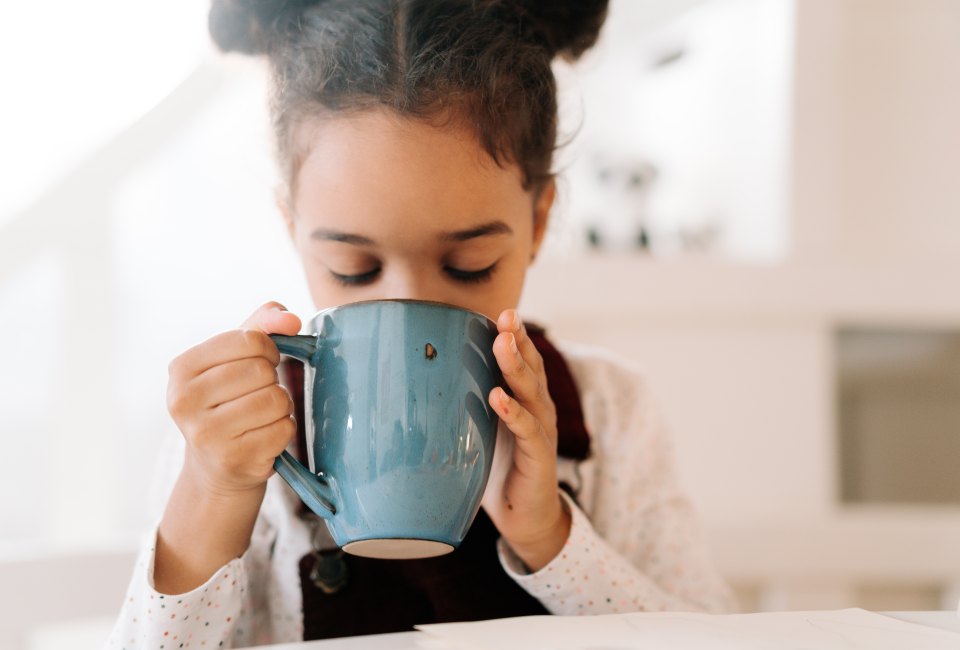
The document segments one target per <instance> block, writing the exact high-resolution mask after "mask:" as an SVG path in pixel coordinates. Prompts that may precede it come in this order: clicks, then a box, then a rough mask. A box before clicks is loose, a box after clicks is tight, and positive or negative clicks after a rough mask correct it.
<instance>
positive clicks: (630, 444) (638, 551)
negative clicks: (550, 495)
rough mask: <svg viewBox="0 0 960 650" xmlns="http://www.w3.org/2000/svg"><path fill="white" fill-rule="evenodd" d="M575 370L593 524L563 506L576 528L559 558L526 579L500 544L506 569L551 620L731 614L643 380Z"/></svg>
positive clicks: (598, 369) (615, 372)
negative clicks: (586, 438) (586, 439)
mask: <svg viewBox="0 0 960 650" xmlns="http://www.w3.org/2000/svg"><path fill="white" fill-rule="evenodd" d="M571 367H572V368H573V369H574V370H575V371H579V372H575V375H577V376H576V379H577V381H578V385H579V387H580V393H581V396H582V401H583V408H584V415H585V419H586V420H587V428H588V430H589V431H590V434H591V459H590V460H589V461H587V462H585V463H582V464H581V468H582V471H583V472H584V477H583V478H584V481H583V483H584V488H585V489H583V490H582V491H581V493H580V495H579V500H580V501H581V503H582V505H583V510H584V511H585V512H586V514H585V512H584V511H581V510H580V508H578V507H577V506H576V504H574V503H573V502H572V501H571V500H570V499H565V500H566V501H567V503H568V506H569V508H570V511H571V516H572V525H571V530H570V536H569V538H568V540H567V543H566V545H565V546H564V548H563V549H562V551H561V552H560V554H558V555H557V557H555V558H554V559H553V560H552V561H551V562H550V563H549V564H547V565H546V566H545V567H543V568H542V569H541V570H539V571H537V572H536V573H533V574H528V573H527V572H526V571H525V570H524V568H523V565H522V563H520V562H519V560H518V559H517V558H516V556H514V555H513V553H512V552H511V551H510V549H509V548H508V547H507V546H506V545H505V544H503V543H501V544H500V556H501V562H502V564H503V566H504V569H505V570H506V571H507V573H508V574H509V575H511V576H512V577H513V579H514V580H516V581H517V583H518V584H520V585H521V586H522V587H524V588H525V589H526V590H527V591H528V593H530V594H531V595H532V596H534V597H535V598H537V599H538V600H540V602H541V603H542V604H543V605H544V607H546V608H547V610H548V611H550V612H551V613H554V614H566V615H570V614H604V613H615V612H630V611H667V610H673V611H707V612H728V611H733V610H734V609H735V603H734V599H733V596H732V593H731V592H730V589H729V588H728V587H727V585H726V584H725V582H724V581H723V580H722V579H721V577H720V576H719V575H718V574H717V573H716V571H715V570H714V569H713V567H712V565H711V562H710V560H709V558H708V556H707V553H706V550H705V548H704V545H703V542H702V540H701V535H700V531H699V528H698V525H697V522H696V517H695V513H694V511H693V508H692V507H691V504H690V502H689V501H688V500H687V498H686V497H685V495H684V494H683V492H682V490H681V489H680V486H679V483H678V481H677V476H676V471H675V467H674V461H673V455H672V451H671V448H670V444H669V439H668V435H667V432H666V429H665V427H664V426H663V423H662V422H661V420H660V417H659V414H658V412H657V409H656V406H655V404H654V401H653V399H652V398H651V396H650V395H649V392H648V390H647V389H646V386H645V384H644V383H643V381H642V379H641V378H640V377H639V376H638V375H637V374H636V373H633V372H632V371H629V370H627V369H624V368H622V367H620V366H619V364H616V363H615V362H609V361H603V360H599V361H598V360H593V361H592V362H590V363H585V362H582V363H572V364H571ZM588 475H589V476H588ZM561 494H563V495H564V497H566V495H565V493H562V492H561ZM588 515H589V519H588Z"/></svg>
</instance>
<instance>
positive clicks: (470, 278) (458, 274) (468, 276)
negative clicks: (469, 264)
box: [443, 262, 497, 283]
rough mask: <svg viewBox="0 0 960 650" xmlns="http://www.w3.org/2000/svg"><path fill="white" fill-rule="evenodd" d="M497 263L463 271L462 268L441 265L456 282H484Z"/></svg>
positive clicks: (491, 273)
mask: <svg viewBox="0 0 960 650" xmlns="http://www.w3.org/2000/svg"><path fill="white" fill-rule="evenodd" d="M496 266H497V263H496V262H494V263H493V264H491V265H490V266H488V267H487V268H485V269H480V270H478V271H464V270H462V269H457V268H454V267H452V266H445V267H443V270H444V272H445V273H446V274H447V275H449V276H450V277H451V278H453V279H454V280H456V281H457V282H466V283H470V282H485V281H486V280H489V279H490V277H491V276H492V275H493V271H494V269H495V268H496Z"/></svg>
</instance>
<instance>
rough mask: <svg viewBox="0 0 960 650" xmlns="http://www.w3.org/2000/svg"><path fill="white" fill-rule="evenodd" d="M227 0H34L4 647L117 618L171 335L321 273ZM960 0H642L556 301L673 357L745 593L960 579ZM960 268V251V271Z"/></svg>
mask: <svg viewBox="0 0 960 650" xmlns="http://www.w3.org/2000/svg"><path fill="white" fill-rule="evenodd" d="M206 11H207V5H206V3H205V2H197V1H196V0H171V1H170V2H166V3H162V4H153V5H141V4H135V3H123V2H119V1H118V0H91V1H90V2H85V3H82V4H77V3H70V2H65V1H62V0H57V1H54V2H46V3H41V4H38V3H16V4H14V5H12V6H11V7H8V8H7V9H6V10H5V16H4V20H3V22H2V24H0V66H2V78H3V79H4V85H5V88H6V92H5V93H4V96H5V101H4V102H3V104H2V108H0V116H2V119H0V173H2V178H3V179H4V180H3V181H2V183H0V314H2V316H3V317H2V318H0V359H2V362H0V403H2V407H0V416H2V417H0V436H2V441H3V447H4V449H3V453H2V454H0V499H2V501H0V649H2V650H6V649H7V648H29V649H31V650H40V649H41V648H59V647H71V648H81V647H97V646H99V644H100V643H101V642H102V641H103V639H104V638H105V635H106V632H107V630H108V628H109V625H110V623H111V622H112V620H113V616H114V615H115V614H116V612H117V611H119V607H120V603H121V600H122V598H123V592H124V589H125V586H126V582H127V580H128V578H129V575H130V572H131V570H132V563H133V557H134V552H135V550H136V548H137V544H138V543H139V540H140V537H141V536H142V535H143V533H144V531H145V530H146V529H147V528H148V527H149V525H150V524H151V522H152V521H153V520H154V518H155V517H156V516H158V514H159V511H158V508H159V507H160V505H159V504H157V503H154V502H151V500H150V496H149V495H150V482H151V478H150V477H151V475H152V466H153V462H154V458H155V456H156V453H157V449H158V443H159V440H160V439H161V437H162V436H164V435H170V433H171V427H172V423H171V422H170V419H169V417H168V415H167V413H166V408H165V389H166V378H167V370H166V369H167V363H168V362H169V360H170V359H171V358H172V357H174V356H175V355H177V354H179V353H180V352H181V351H182V350H184V349H185V348H187V347H189V346H191V345H193V344H195V343H196V342H198V341H200V340H202V339H205V338H207V337H209V336H210V335H212V334H213V333H215V332H218V331H221V330H225V329H229V328H232V327H235V326H237V325H238V324H239V323H240V322H241V321H242V320H243V319H244V318H245V316H246V315H247V314H248V313H249V312H250V311H252V310H253V309H254V308H255V307H256V306H258V305H259V304H260V303H262V302H263V301H266V300H269V299H275V300H279V301H281V302H283V303H285V304H286V305H287V306H288V307H289V308H290V309H291V310H294V311H296V312H298V313H300V314H301V315H309V314H311V313H312V311H313V309H312V305H311V304H310V301H309V297H308V295H307V292H306V288H305V285H304V283H303V281H302V279H301V277H300V270H299V268H298V265H297V262H296V259H295V257H294V255H293V254H292V248H291V246H290V244H289V243H288V241H287V239H286V234H285V232H284V229H283V227H282V223H281V220H280V217H279V214H278V212H277V210H276V209H275V207H274V201H273V190H274V187H275V179H276V176H275V171H274V168H273V163H272V159H271V145H270V142H269V133H268V130H267V129H268V120H267V113H266V103H265V97H266V77H265V70H264V68H263V67H262V64H261V63H260V62H257V61H253V60H248V59H245V58H242V57H234V56H231V57H223V56H220V55H218V54H217V53H216V52H214V51H213V49H212V46H211V45H210V43H209V40H208V37H207V33H206ZM958 61H960V2H957V1H956V0H612V5H611V13H610V19H609V21H608V23H607V26H606V27H605V31H604V34H603V37H602V40H601V42H600V44H599V45H598V47H597V48H596V49H595V50H593V51H591V52H590V53H589V54H588V55H587V56H586V57H585V58H584V59H583V60H582V61H581V62H579V63H578V64H577V65H576V66H572V67H571V66H566V65H563V64H558V66H557V74H558V77H559V79H560V83H561V106H562V118H563V125H562V127H563V128H562V131H563V133H564V134H565V136H567V138H568V139H569V140H570V144H569V145H568V146H567V147H566V148H565V149H564V150H563V151H562V153H561V155H560V160H559V161H558V164H559V166H560V168H561V172H562V177H561V185H560V188H561V193H562V194H561V200H560V205H559V206H558V208H557V211H556V213H555V215H554V217H555V218H554V224H553V230H552V231H551V233H550V241H549V244H548V250H547V251H546V252H545V254H544V255H543V256H542V258H541V259H540V260H539V261H538V263H537V265H536V266H535V267H534V269H533V271H532V275H531V277H530V280H529V284H528V288H527V293H526V296H525V298H524V303H523V305H522V307H523V311H524V313H525V315H526V316H527V317H529V318H532V319H534V320H538V321H540V322H542V323H544V324H545V325H547V326H548V328H549V329H550V330H551V331H552V333H553V335H554V337H556V338H559V339H561V340H569V341H579V342H586V343H595V344H598V345H601V346H604V347H607V348H612V349H613V350H615V351H617V353H618V354H619V355H620V356H621V357H623V358H624V359H626V360H628V361H630V362H632V363H634V364H635V365H637V366H638V367H640V368H642V369H643V371H644V372H645V374H646V375H647V377H648V379H649V382H650V384H651V385H652V387H653V389H654V391H655V393H656V394H657V395H658V397H659V399H660V401H661V403H662V406H663V408H664V410H665V411H666V414H667V418H668V421H669V422H670V424H671V429H672V433H673V436H674V441H675V446H676V450H677V455H678V461H679V464H680V471H681V476H682V479H683V482H684V485H685V486H686V488H687V490H688V492H689V494H690V495H691V497H692V499H693V501H694V503H695V505H696V507H697V510H698V512H699V514H700V517H701V519H702V521H703V525H704V528H705V531H706V533H707V537H708V540H709V543H710V547H711V550H712V553H713V556H714V558H715V560H716V563H717V565H718V566H719V568H720V570H721V571H722V572H723V573H724V575H725V576H726V577H727V578H728V579H729V580H730V582H731V583H732V584H733V585H734V586H735V588H736V590H737V592H738V594H739V596H740V601H741V607H742V609H743V610H744V611H760V610H775V609H806V608H810V609H828V608H838V607H846V606H859V607H865V608H868V609H874V610H913V609H941V608H944V609H946V608H951V609H952V608H955V607H956V606H957V601H958V599H960V553H958V551H957V549H960V471H958V464H960V300H958V297H957V296H958V295H960V294H958V290H957V279H958V278H960V255H958V252H960V183H958V182H957V180H956V178H955V175H956V172H957V170H958V169H960V121H958V119H957V116H958V115H960V78H958V76H957V63H958ZM951 278H953V279H952V280H951Z"/></svg>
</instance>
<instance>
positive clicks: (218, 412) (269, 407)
mask: <svg viewBox="0 0 960 650" xmlns="http://www.w3.org/2000/svg"><path fill="white" fill-rule="evenodd" d="M292 413H293V400H292V399H291V398H290V393H288V392H287V391H286V389H284V388H283V387H282V386H279V385H277V384H274V385H272V386H267V387H266V388H261V389H260V390H257V391H254V392H252V393H249V394H247V395H244V396H243V397H239V398H237V399H235V400H232V401H229V402H226V403H224V404H221V405H219V406H217V407H215V408H213V409H211V411H210V418H211V421H210V426H209V429H210V430H214V431H230V432H231V433H232V434H233V435H234V436H238V435H241V434H243V433H245V432H247V431H253V430H254V429H259V428H260V427H262V426H266V425H268V424H270V423H271V422H276V421H277V420H279V419H281V418H285V417H287V416H289V415H291V414H292Z"/></svg>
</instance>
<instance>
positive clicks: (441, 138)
mask: <svg viewBox="0 0 960 650" xmlns="http://www.w3.org/2000/svg"><path fill="white" fill-rule="evenodd" d="M300 137H302V138H307V139H308V141H307V142H304V143H302V145H303V146H304V147H305V149H306V150H307V151H308V154H307V156H306V157H305V159H304V161H303V163H302V164H301V165H300V168H299V170H298V172H297V178H296V183H295V188H296V189H295V195H294V196H293V197H292V198H293V201H294V206H295V209H296V211H297V213H298V214H299V215H301V216H302V217H304V218H307V219H311V220H319V221H320V222H322V223H324V224H325V225H338V226H344V225H345V224H349V223H354V224H356V225H358V226H364V225H370V224H382V223H383V222H384V221H385V220H396V221H400V222H403V221H406V220H409V219H416V220H417V222H418V223H420V224H421V225H424V226H426V225H429V224H430V223H432V222H434V221H438V222H439V223H438V224H437V225H438V226H443V227H445V228H446V227H449V226H450V225H451V224H455V223H458V222H460V221H463V220H476V219H483V218H486V219H490V218H498V219H505V220H506V219H509V218H511V215H514V214H523V215H525V217H526V218H529V215H530V206H531V201H532V197H531V195H530V194H529V193H528V192H527V190H525V189H524V188H523V176H522V173H521V171H520V169H519V167H517V166H516V165H506V164H505V165H504V166H502V167H501V166H500V165H498V164H497V163H496V162H495V161H494V160H493V159H492V158H491V157H490V156H489V154H487V152H486V151H485V150H484V149H483V147H481V146H480V144H479V143H478V142H477V141H476V139H475V138H474V137H473V136H472V134H471V133H470V132H469V131H468V130H467V129H465V128H462V127H459V126H456V125H453V124H451V125H448V126H433V125H431V124H429V123H427V122H423V121H419V120H414V119H409V118H404V117H400V116H397V115H395V114H393V113H391V112H389V111H385V110H371V111H367V112H364V113H360V114H356V115H349V116H341V117H334V118H325V119H322V120H316V121H314V122H313V123H310V124H308V125H306V126H305V128H303V129H302V130H301V132H300ZM388 218H392V219H388Z"/></svg>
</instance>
